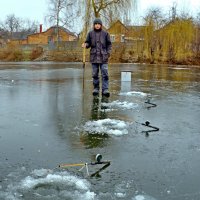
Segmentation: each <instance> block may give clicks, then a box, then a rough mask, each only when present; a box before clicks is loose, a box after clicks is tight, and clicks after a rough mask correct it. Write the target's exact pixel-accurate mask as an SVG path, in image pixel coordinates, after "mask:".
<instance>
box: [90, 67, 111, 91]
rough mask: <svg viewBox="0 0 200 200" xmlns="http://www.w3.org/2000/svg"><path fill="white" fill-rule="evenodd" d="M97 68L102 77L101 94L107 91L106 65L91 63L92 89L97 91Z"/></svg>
mask: <svg viewBox="0 0 200 200" xmlns="http://www.w3.org/2000/svg"><path fill="white" fill-rule="evenodd" d="M99 68H100V70H101V76H102V92H103V91H104V90H107V89H108V86H109V82H108V79H109V78H108V64H107V63H106V64H102V63H92V78H93V86H94V89H98V90H99Z"/></svg>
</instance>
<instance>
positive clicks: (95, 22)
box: [93, 18, 102, 25]
mask: <svg viewBox="0 0 200 200" xmlns="http://www.w3.org/2000/svg"><path fill="white" fill-rule="evenodd" d="M93 24H94V25H95V24H101V25H102V21H101V19H100V18H96V19H95V20H94V22H93Z"/></svg>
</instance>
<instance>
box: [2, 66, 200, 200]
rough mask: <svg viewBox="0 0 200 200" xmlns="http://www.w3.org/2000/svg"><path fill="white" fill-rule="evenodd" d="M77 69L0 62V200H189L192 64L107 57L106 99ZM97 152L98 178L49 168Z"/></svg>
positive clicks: (198, 192) (194, 91)
mask: <svg viewBox="0 0 200 200" xmlns="http://www.w3.org/2000/svg"><path fill="white" fill-rule="evenodd" d="M81 67H82V65H81V64H74V63H1V64H0V102H1V104H0V200H1V199H2V200H4V199H5V200H22V199H26V200H44V199H52V200H63V199H66V200H74V199H75V200H79V199H80V200H92V199H94V200H96V199H97V200H112V199H113V200H115V199H116V200H118V199H122V200H199V199H200V173H199V168H200V125H199V119H200V68H198V67H192V66H191V67H189V66H187V67H184V66H181V67H180V66H167V65H166V66H159V65H158V66H157V65H139V64H124V65H122V64H113V65H111V66H110V67H109V73H110V91H111V97H110V98H109V99H107V98H101V96H100V97H99V98H93V96H92V95H91V93H92V79H91V66H90V65H87V66H86V70H85V74H84V81H83V78H82V77H83V71H82V68H81ZM126 70H127V71H131V72H132V81H131V82H121V78H120V74H121V71H126ZM83 83H84V84H83ZM148 99H149V100H150V102H152V103H155V104H156V105H157V106H156V107H151V108H148V107H150V105H149V104H146V103H145V102H147V101H148ZM146 121H149V122H150V125H152V126H156V127H158V128H159V129H160V130H159V131H158V132H149V135H146V134H145V133H144V132H143V131H147V130H149V128H148V127H145V126H142V124H141V123H145V122H146ZM97 153H100V154H102V155H103V159H104V160H111V165H110V166H109V167H108V168H107V169H106V170H104V171H103V172H101V173H100V175H101V176H99V177H92V178H90V177H88V176H87V173H86V170H85V169H83V170H82V171H81V172H79V171H78V169H80V167H71V168H68V170H60V169H58V168H56V167H57V166H58V165H59V164H62V163H82V162H88V163H89V162H91V161H92V158H93V157H94V155H95V154H97ZM97 168H98V166H89V172H90V173H92V172H94V171H96V169H97Z"/></svg>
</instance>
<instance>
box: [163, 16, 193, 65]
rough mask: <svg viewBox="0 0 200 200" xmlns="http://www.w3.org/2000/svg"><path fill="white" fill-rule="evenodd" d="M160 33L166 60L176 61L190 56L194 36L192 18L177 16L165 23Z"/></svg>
mask: <svg viewBox="0 0 200 200" xmlns="http://www.w3.org/2000/svg"><path fill="white" fill-rule="evenodd" d="M161 34H162V39H163V47H162V50H163V53H164V55H165V57H166V58H167V60H169V61H171V62H177V61H183V60H186V59H187V58H189V57H192V54H193V53H192V42H193V41H194V36H195V26H194V22H193V20H192V18H187V19H186V18H185V19H183V18H182V19H180V18H177V19H176V20H174V21H172V22H170V23H169V24H168V25H166V27H165V28H164V29H163V30H162V33H161Z"/></svg>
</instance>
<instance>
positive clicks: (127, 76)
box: [121, 71, 131, 82]
mask: <svg viewBox="0 0 200 200" xmlns="http://www.w3.org/2000/svg"><path fill="white" fill-rule="evenodd" d="M121 81H122V82H123V81H131V71H123V72H121Z"/></svg>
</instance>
